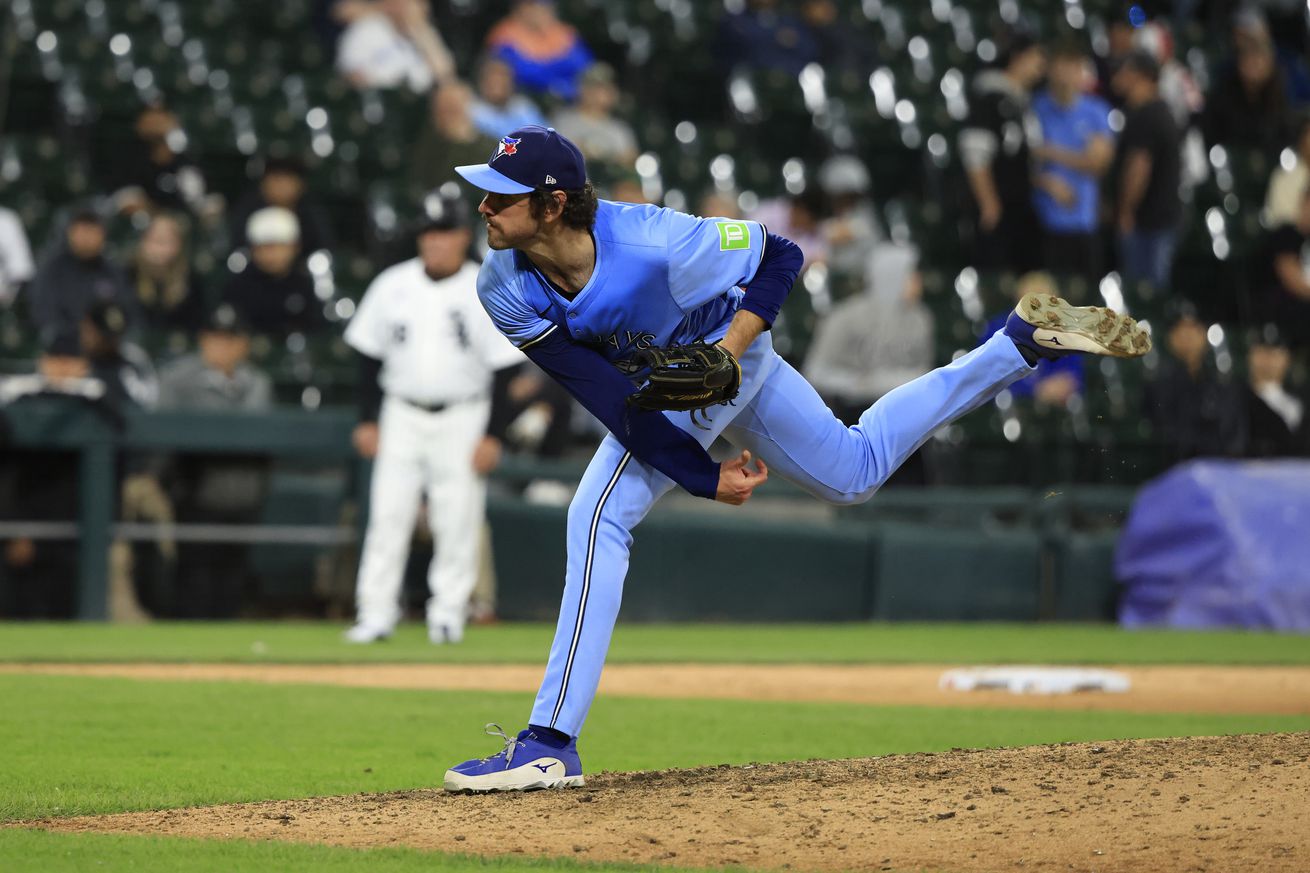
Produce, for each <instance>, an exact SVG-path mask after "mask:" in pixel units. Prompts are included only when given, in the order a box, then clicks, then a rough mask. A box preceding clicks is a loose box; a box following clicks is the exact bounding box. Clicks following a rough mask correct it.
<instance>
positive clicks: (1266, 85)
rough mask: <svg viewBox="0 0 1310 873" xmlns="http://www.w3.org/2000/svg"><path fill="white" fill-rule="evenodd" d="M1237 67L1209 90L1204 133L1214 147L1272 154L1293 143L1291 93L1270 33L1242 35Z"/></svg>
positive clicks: (1237, 54)
mask: <svg viewBox="0 0 1310 873" xmlns="http://www.w3.org/2000/svg"><path fill="white" fill-rule="evenodd" d="M1234 49H1235V56H1234V58H1233V63H1232V65H1231V66H1229V67H1228V68H1227V69H1225V70H1224V71H1223V72H1222V73H1221V74H1220V75H1219V77H1218V80H1217V81H1216V82H1215V83H1214V84H1213V85H1212V86H1211V88H1210V97H1209V100H1208V101H1207V102H1206V107H1205V115H1204V117H1203V119H1202V124H1201V127H1202V130H1203V132H1204V133H1205V141H1206V142H1207V143H1208V144H1210V145H1222V146H1227V147H1229V148H1245V149H1258V150H1260V151H1262V152H1265V153H1267V154H1270V155H1275V154H1277V153H1278V150H1279V149H1281V148H1282V147H1283V145H1284V144H1285V143H1286V142H1287V141H1288V140H1289V139H1290V138H1291V114H1290V112H1289V107H1288V103H1287V92H1286V88H1285V86H1284V84H1283V77H1282V73H1281V72H1279V69H1278V64H1277V59H1276V58H1275V56H1274V46H1273V43H1272V42H1271V41H1270V39H1269V35H1268V33H1265V32H1260V31H1254V32H1250V33H1248V34H1247V35H1245V36H1239V37H1238V39H1237V41H1236V43H1235V45H1234Z"/></svg>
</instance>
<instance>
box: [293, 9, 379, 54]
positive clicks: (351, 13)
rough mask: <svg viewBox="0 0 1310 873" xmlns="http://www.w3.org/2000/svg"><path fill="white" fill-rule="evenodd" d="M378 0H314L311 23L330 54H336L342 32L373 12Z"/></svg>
mask: <svg viewBox="0 0 1310 873" xmlns="http://www.w3.org/2000/svg"><path fill="white" fill-rule="evenodd" d="M376 2H377V0H313V6H312V7H311V9H310V14H309V15H310V23H311V25H312V26H313V28H314V30H315V31H316V32H317V33H318V38H319V41H320V42H321V43H322V44H323V48H324V49H326V50H327V52H328V54H334V53H335V52H336V50H337V44H338V43H340V41H341V34H342V32H343V31H345V29H346V28H347V27H349V26H350V25H352V24H354V23H355V22H356V21H357V20H359V19H360V18H363V17H364V16H366V15H370V14H372V13H373V12H374V11H375V10H374V8H373V7H374V4H375V3H376Z"/></svg>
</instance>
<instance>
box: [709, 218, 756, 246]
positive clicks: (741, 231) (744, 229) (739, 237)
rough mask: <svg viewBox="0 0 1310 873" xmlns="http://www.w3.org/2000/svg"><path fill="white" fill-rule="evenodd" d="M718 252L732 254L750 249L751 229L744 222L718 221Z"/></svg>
mask: <svg viewBox="0 0 1310 873" xmlns="http://www.w3.org/2000/svg"><path fill="white" fill-rule="evenodd" d="M717 227H718V228H719V251H721V252H733V251H740V250H742V249H749V248H750V247H751V228H750V225H749V224H747V223H746V222H744V221H720V222H719V223H718V225H717Z"/></svg>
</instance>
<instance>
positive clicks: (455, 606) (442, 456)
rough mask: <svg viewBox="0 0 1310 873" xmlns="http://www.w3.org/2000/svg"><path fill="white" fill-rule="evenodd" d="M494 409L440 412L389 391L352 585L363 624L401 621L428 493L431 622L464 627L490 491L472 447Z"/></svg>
mask: <svg viewBox="0 0 1310 873" xmlns="http://www.w3.org/2000/svg"><path fill="white" fill-rule="evenodd" d="M490 412H491V404H490V402H489V401H475V402H470V403H460V404H457V405H455V406H451V407H449V408H447V409H444V410H442V411H440V412H425V411H424V410H422V409H419V408H417V407H414V406H411V405H409V404H407V403H405V402H404V401H402V400H398V399H395V398H391V397H388V398H386V399H385V400H384V401H383V404H382V414H381V416H380V417H379V421H378V426H379V432H380V435H379V444H378V454H377V458H376V459H375V460H374V463H373V479H372V482H371V483H370V486H369V495H370V496H369V502H370V506H369V518H368V531H367V532H366V533H365V535H364V552H363V555H362V556H361V558H360V562H359V577H358V580H357V583H356V590H355V602H356V606H357V608H358V621H359V622H360V623H361V624H365V625H368V626H369V627H376V628H392V627H395V625H396V623H397V622H399V621H400V618H401V604H400V594H401V586H402V584H403V581H404V578H403V577H404V573H405V564H406V562H407V561H408V560H409V544H410V540H411V538H412V536H413V533H414V523H415V521H416V519H417V516H418V508H419V502H420V499H421V497H422V495H423V494H424V493H426V494H427V498H428V524H429V526H430V527H431V529H432V539H433V556H432V564H431V565H430V566H429V567H428V590H429V592H430V594H431V596H430V597H429V599H428V604H427V620H428V625H429V627H431V626H434V625H445V626H454V627H457V628H463V626H464V622H465V619H466V617H467V611H468V602H469V594H470V593H471V592H472V591H473V586H474V584H475V583H476V582H477V576H478V558H479V549H480V548H481V543H482V536H481V528H482V522H483V515H484V512H485V507H486V493H487V489H486V482H485V480H484V479H483V478H482V477H481V476H478V475H477V474H476V473H475V472H474V471H473V450H474V448H475V447H476V446H477V444H478V441H479V440H480V439H481V438H482V435H483V434H484V433H485V431H486V427H487V417H488V415H490Z"/></svg>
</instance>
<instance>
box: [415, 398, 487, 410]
mask: <svg viewBox="0 0 1310 873" xmlns="http://www.w3.org/2000/svg"><path fill="white" fill-rule="evenodd" d="M396 399H397V400H399V401H400V402H401V403H403V404H405V405H406V406H412V407H414V408H415V409H421V410H423V411H424V412H444V411H445V410H447V409H450V408H451V407H452V406H459V405H460V404H461V403H475V402H477V401H479V400H481V399H482V398H481V397H465V398H463V399H461V400H452V401H450V402H449V403H420V402H419V401H417V400H410V399H409V398H407V397H397V398H396Z"/></svg>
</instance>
